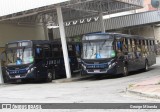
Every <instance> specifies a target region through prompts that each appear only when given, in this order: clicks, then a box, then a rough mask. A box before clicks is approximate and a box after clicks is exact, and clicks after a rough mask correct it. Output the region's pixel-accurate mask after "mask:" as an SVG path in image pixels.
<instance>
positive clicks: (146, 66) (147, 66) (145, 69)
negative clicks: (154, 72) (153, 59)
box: [144, 60, 149, 72]
mask: <svg viewBox="0 0 160 112" xmlns="http://www.w3.org/2000/svg"><path fill="white" fill-rule="evenodd" d="M148 70H149V65H148V61H147V60H146V61H145V67H144V72H146V71H148Z"/></svg>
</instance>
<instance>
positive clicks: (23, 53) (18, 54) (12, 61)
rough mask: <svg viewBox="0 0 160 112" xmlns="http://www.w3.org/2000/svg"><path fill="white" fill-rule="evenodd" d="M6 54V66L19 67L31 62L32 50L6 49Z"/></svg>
mask: <svg viewBox="0 0 160 112" xmlns="http://www.w3.org/2000/svg"><path fill="white" fill-rule="evenodd" d="M6 54H7V65H21V64H29V63H32V62H33V56H32V49H31V48H25V47H24V48H20V49H11V48H10V49H8V50H7V51H6Z"/></svg>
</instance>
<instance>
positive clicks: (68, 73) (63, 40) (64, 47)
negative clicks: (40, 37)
mask: <svg viewBox="0 0 160 112" xmlns="http://www.w3.org/2000/svg"><path fill="white" fill-rule="evenodd" d="M56 9H57V16H58V23H59V30H60V36H61V43H62V50H63V57H64V63H65V69H66V76H67V78H71V70H70V64H69V56H68V50H67V43H66V35H65V29H64V23H63V17H62V9H61V7H60V6H57V7H56Z"/></svg>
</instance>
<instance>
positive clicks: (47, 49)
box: [43, 45, 52, 58]
mask: <svg viewBox="0 0 160 112" xmlns="http://www.w3.org/2000/svg"><path fill="white" fill-rule="evenodd" d="M43 51H44V57H46V58H49V57H52V52H50V51H51V48H50V46H49V45H43Z"/></svg>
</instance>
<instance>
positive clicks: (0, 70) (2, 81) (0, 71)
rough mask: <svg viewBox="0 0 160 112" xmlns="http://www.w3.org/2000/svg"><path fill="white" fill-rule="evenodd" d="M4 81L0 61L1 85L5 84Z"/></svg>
mask: <svg viewBox="0 0 160 112" xmlns="http://www.w3.org/2000/svg"><path fill="white" fill-rule="evenodd" d="M3 83H4V80H3V75H2V69H1V61H0V84H3Z"/></svg>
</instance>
